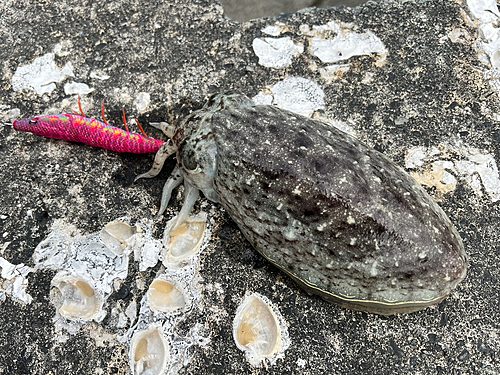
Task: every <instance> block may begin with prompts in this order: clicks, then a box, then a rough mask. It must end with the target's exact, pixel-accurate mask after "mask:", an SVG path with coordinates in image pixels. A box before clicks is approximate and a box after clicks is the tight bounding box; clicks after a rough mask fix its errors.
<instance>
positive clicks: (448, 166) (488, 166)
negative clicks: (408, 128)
mask: <svg viewBox="0 0 500 375" xmlns="http://www.w3.org/2000/svg"><path fill="white" fill-rule="evenodd" d="M447 149H450V151H452V152H453V153H456V154H459V155H461V156H462V157H463V159H462V158H461V159H459V160H454V161H450V160H445V159H441V157H444V155H445V154H446V153H447ZM440 150H441V151H440ZM425 165H430V166H431V167H432V169H431V173H433V174H434V175H436V176H438V177H439V182H441V183H443V184H445V185H448V186H450V187H452V189H449V190H447V191H452V190H453V189H454V188H455V184H456V182H457V177H458V176H460V177H461V178H462V179H464V180H465V181H466V182H467V183H468V184H469V185H470V186H471V187H472V189H473V190H474V191H475V192H476V193H477V194H478V195H482V188H484V190H485V191H486V193H487V194H488V195H489V196H490V198H491V200H492V201H493V202H497V201H499V200H500V176H499V172H498V166H497V163H496V161H495V158H494V156H493V155H492V154H483V153H481V152H480V151H479V150H477V149H475V148H468V147H450V146H446V145H441V146H440V147H439V148H436V147H432V148H427V147H422V146H420V147H413V148H411V149H409V150H408V151H407V153H406V156H405V166H406V168H408V169H417V168H419V167H422V166H425ZM412 175H413V174H412ZM419 176H420V177H422V178H423V179H422V181H425V180H426V178H424V177H425V173H418V174H417V175H416V176H414V177H416V178H417V180H419ZM427 180H428V178H427ZM447 191H445V192H447Z"/></svg>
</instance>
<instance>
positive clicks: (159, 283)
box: [147, 279, 186, 312]
mask: <svg viewBox="0 0 500 375" xmlns="http://www.w3.org/2000/svg"><path fill="white" fill-rule="evenodd" d="M147 297H148V305H149V307H150V308H151V309H152V310H154V311H157V312H173V311H176V310H180V309H182V308H183V307H184V306H186V299H185V297H184V292H183V290H182V289H180V288H179V287H178V286H177V285H176V284H175V283H173V282H171V281H167V280H162V279H156V280H154V281H153V282H152V283H151V285H150V287H149V289H148V293H147Z"/></svg>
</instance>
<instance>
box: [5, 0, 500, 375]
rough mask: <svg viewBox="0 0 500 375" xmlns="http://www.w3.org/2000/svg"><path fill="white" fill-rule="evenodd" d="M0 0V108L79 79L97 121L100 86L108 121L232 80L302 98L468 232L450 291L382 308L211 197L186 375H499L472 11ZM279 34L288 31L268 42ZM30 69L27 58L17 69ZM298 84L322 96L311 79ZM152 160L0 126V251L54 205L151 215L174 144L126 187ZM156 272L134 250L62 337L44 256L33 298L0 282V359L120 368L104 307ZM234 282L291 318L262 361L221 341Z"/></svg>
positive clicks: (490, 149) (96, 225) (83, 369)
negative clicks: (278, 347) (273, 9)
mask: <svg viewBox="0 0 500 375" xmlns="http://www.w3.org/2000/svg"><path fill="white" fill-rule="evenodd" d="M471 2H472V1H469V3H471ZM0 14H1V19H0V45H1V46H2V48H1V49H0V57H1V61H2V65H1V69H2V75H1V78H0V82H1V86H0V111H1V112H0V115H1V116H2V118H1V119H0V121H1V122H7V121H12V119H13V118H14V117H15V118H25V117H33V116H36V115H39V114H42V113H43V114H54V113H65V112H71V111H72V110H74V109H76V108H77V105H76V95H75V94H74V93H76V92H81V93H82V94H83V93H84V92H86V91H89V90H88V89H93V91H92V92H91V93H88V94H86V95H83V96H82V103H83V107H84V110H85V111H86V112H87V115H89V116H91V117H97V118H99V117H100V111H99V107H100V103H101V101H102V99H103V98H105V99H106V103H107V118H108V120H109V122H111V123H114V124H116V125H119V124H120V122H121V120H120V111H121V108H122V107H125V109H126V111H127V113H128V115H129V116H130V117H137V118H139V120H142V122H143V123H145V122H148V121H160V120H166V121H169V122H171V123H178V122H179V121H180V120H181V119H182V118H183V117H184V116H186V115H187V114H188V113H189V112H190V111H191V110H194V109H198V108H200V107H201V106H202V105H203V103H204V101H205V100H206V98H207V97H208V96H209V95H211V94H213V93H217V92H220V91H223V90H228V89H238V90H240V91H242V92H244V93H246V94H247V95H249V96H251V97H252V96H255V95H257V94H259V93H261V94H260V95H259V98H260V99H262V100H274V101H275V103H277V104H280V103H282V101H283V100H284V102H285V104H284V105H287V100H286V99H287V98H293V97H294V95H299V96H300V95H303V97H304V98H305V99H304V101H305V102H307V103H310V102H311V101H312V102H313V104H314V105H313V109H312V110H311V113H313V112H314V113H313V114H312V115H313V116H314V117H321V118H323V119H325V120H330V121H331V122H332V123H333V124H336V125H338V126H342V127H343V128H344V129H346V130H348V131H350V132H352V133H354V134H355V135H356V136H357V137H358V138H359V139H361V140H362V141H364V142H365V143H367V144H368V145H370V146H371V147H374V148H375V149H377V150H379V151H381V152H384V153H385V154H387V155H388V156H389V157H391V158H393V159H394V160H395V161H396V162H397V163H398V164H399V165H400V166H402V167H406V168H407V169H408V171H409V172H412V173H413V174H414V176H415V177H416V178H417V180H418V181H419V182H421V183H422V184H424V186H427V187H429V189H428V191H429V192H430V194H431V195H432V196H433V197H434V198H435V199H436V200H438V201H439V203H440V205H441V207H442V208H443V209H444V211H445V212H446V213H447V214H448V215H449V217H450V219H451V221H452V222H453V223H454V224H455V225H456V227H457V229H458V231H459V233H460V235H461V237H462V239H463V240H464V244H465V247H466V251H467V253H468V254H469V256H470V268H469V271H468V274H467V277H466V279H465V280H464V281H463V282H462V283H461V284H459V286H458V288H457V289H456V291H455V292H453V293H452V295H450V296H449V297H448V298H447V299H446V300H445V301H444V302H442V303H441V304H439V305H438V306H435V307H432V308H428V309H426V310H424V311H421V312H417V313H413V314H409V315H397V316H393V317H389V318H387V317H381V316H377V315H372V314H366V313H361V312H353V311H348V310H344V309H342V308H339V307H336V306H334V305H330V304H328V303H327V302H324V301H323V300H321V299H319V298H317V297H311V296H309V295H307V294H306V293H305V292H304V291H302V290H301V289H300V288H298V287H297V286H296V284H294V282H293V281H292V280H291V279H289V278H288V277H286V276H284V275H282V274H280V272H278V270H277V269H275V268H274V267H272V266H271V265H269V264H268V263H266V262H265V261H264V260H263V259H262V258H261V257H260V256H259V255H257V254H256V253H255V252H254V251H253V250H252V248H251V247H250V245H249V244H248V243H247V242H246V240H245V239H244V237H243V235H242V234H241V232H239V230H238V229H237V227H236V225H235V224H234V223H233V222H232V221H231V220H230V219H229V217H228V216H227V214H225V213H223V212H221V210H220V207H218V206H217V205H214V206H213V208H210V207H211V206H210V205H208V209H209V212H210V215H212V218H213V219H215V220H216V221H217V223H218V228H217V229H216V230H215V231H214V232H213V234H212V238H211V239H210V243H209V246H208V248H207V250H206V251H205V252H204V253H203V254H202V257H201V267H200V276H201V281H200V285H199V288H200V292H201V295H202V299H201V302H200V304H199V306H197V307H196V308H195V309H193V311H192V312H191V314H190V315H189V316H187V317H186V319H185V320H184V321H183V323H182V324H180V325H179V327H178V333H179V335H180V336H182V334H183V332H185V331H186V330H187V329H188V328H189V326H190V324H191V325H192V323H193V322H197V323H199V324H201V325H202V326H203V327H204V334H205V335H206V336H209V342H208V343H207V344H203V345H201V344H200V345H196V344H195V345H193V346H192V347H191V349H190V353H189V354H190V361H189V363H187V364H185V365H184V366H183V367H182V368H181V369H180V370H179V371H178V372H179V373H180V374H254V373H270V374H284V373H301V374H325V373H332V374H346V373H349V374H366V373H377V374H391V373H415V374H417V373H421V374H426V373H443V374H465V373H470V374H475V373H478V374H498V373H499V372H500V359H499V356H500V339H499V334H500V330H499V324H500V317H499V309H498V306H499V304H500V300H499V297H500V296H499V293H500V292H499V290H500V288H499V287H498V283H499V281H500V272H499V267H498V259H499V257H500V247H499V245H498V243H499V242H500V203H499V200H500V187H499V185H500V183H499V182H498V168H497V164H496V161H499V160H500V144H499V143H500V123H499V117H498V113H499V112H500V105H499V104H500V102H499V98H498V93H497V92H496V91H494V89H495V85H494V84H491V85H490V83H491V82H488V81H487V79H486V78H485V75H484V72H485V71H487V70H488V69H489V68H491V66H489V65H488V64H489V62H488V61H486V60H485V58H484V56H483V58H481V55H478V51H477V49H476V44H475V43H476V40H477V39H478V38H479V36H480V34H479V33H478V26H479V25H480V22H479V21H477V20H474V17H473V15H472V14H471V13H470V12H469V8H468V6H467V4H466V3H462V2H461V1H442V0H439V1H422V2H418V1H402V2H397V1H382V2H379V3H374V2H368V3H367V4H365V5H362V6H360V7H357V8H346V7H340V8H330V9H308V10H306V11H304V12H298V13H295V14H287V15H282V16H280V17H279V18H267V19H258V20H254V21H251V22H247V23H243V24H239V23H236V22H233V21H231V20H229V19H227V18H225V17H224V15H223V8H222V7H221V6H220V5H219V4H218V3H216V2H211V1H205V0H176V1H170V2H164V1H148V2H141V1H135V0H114V1H102V0H96V1H83V2H82V1H72V0H69V1H60V0H57V1H50V2H45V1H36V2H33V1H27V0H24V1H16V2H10V1H6V0H1V1H0ZM332 21H334V23H333V24H331V22H332ZM277 23H278V24H277ZM329 23H330V26H328V27H324V28H323V29H322V30H316V31H313V26H315V25H316V26H319V25H328V24H329ZM304 25H308V27H305V26H304ZM338 25H340V26H338ZM269 26H271V27H270V28H269ZM336 27H340V30H341V31H340V32H339V29H336ZM264 30H265V31H264ZM349 34H350V35H351V36H352V34H356V35H357V36H356V38H361V39H355V38H353V39H349V37H346V40H344V42H345V44H342V43H341V42H342V41H339V40H337V42H339V43H340V44H337V46H339V45H340V46H341V47H342V48H340V49H339V51H340V52H341V53H338V52H339V51H337V54H336V55H334V56H331V54H330V55H328V53H326V55H327V56H325V54H323V53H322V52H331V48H333V47H331V45H330V47H331V48H330V50H328V51H324V50H323V51H322V50H321V49H322V48H325V47H324V45H325V44H321V43H323V42H325V40H327V41H331V40H335V38H336V37H338V36H339V35H349ZM286 37H288V38H289V40H291V41H292V42H293V45H295V46H298V47H293V46H292V45H291V44H290V42H289V41H288V40H283V41H279V42H275V41H271V42H268V41H266V40H265V39H264V38H276V39H279V38H286ZM315 37H317V38H319V39H316V40H313V39H314V38H315ZM255 39H260V40H264V42H266V43H268V44H269V43H278V44H275V45H274V46H275V50H276V52H275V54H271V56H269V52H266V49H265V48H262V49H261V50H259V51H262V50H263V51H264V52H259V53H260V54H261V56H257V55H256V52H255V49H254V48H255V47H254V45H255V43H256V42H255V41H254V40H255ZM359 40H362V41H367V40H368V42H369V43H368V45H367V50H365V51H361V52H359V51H357V52H356V53H354V55H353V56H352V57H349V58H348V59H344V57H346V56H348V55H349V54H350V53H351V52H352V51H351V50H350V48H349V47H352V46H353V45H354V44H356V43H357V44H356V45H361V44H362V43H359ZM370 41H371V42H370ZM379 42H380V43H379ZM257 43H260V42H257ZM349 43H351V44H349ZM300 45H302V46H303V48H300ZM321 46H323V47H321ZM292 47H293V48H292ZM370 48H371V49H370ZM383 48H385V50H386V51H385V53H384V50H383ZM257 50H258V49H257ZM357 53H359V55H357ZM47 54H52V55H49V56H46V55H47ZM266 54H267V55H266ZM44 56H45V57H44ZM262 56H263V58H262ZM40 57H44V59H45V60H43V61H45V62H43V63H40V65H39V69H42V70H43V69H46V71H45V72H44V71H38V73H37V72H34V70H35V65H33V64H34V63H35V59H37V58H40ZM261 58H262V60H261ZM38 61H41V60H38ZM259 61H260V63H259ZM265 61H270V62H268V63H266V62H265ZM51 64H54V66H55V67H54V68H51ZM68 64H69V65H68ZM263 64H264V65H268V66H264V65H263ZM273 64H276V67H269V65H271V66H272V65H273ZM332 65H336V66H333V67H332ZM26 66H31V71H30V70H29V69H28V70H26V69H25V70H23V69H19V68H20V67H26ZM40 66H41V68H40ZM30 72H34V73H30ZM47 72H50V74H49V73H47ZM47 76H50V77H49V78H46V77H47ZM291 77H296V78H300V79H304V80H303V81H302V80H292V82H291V85H288V86H286V85H285V89H284V91H283V88H282V86H279V84H280V83H282V82H287V83H290V81H285V79H286V78H291ZM35 81H38V83H37V82H35ZM304 82H306V83H304ZM310 82H313V83H315V85H316V86H318V87H319V90H320V94H319V96H318V95H316V94H314V95H313V94H311V92H312V91H311V90H312V89H311V87H312V86H311V83H310ZM70 83H81V84H85V85H87V86H82V85H70ZM316 86H314V90H316ZM75 87H76V88H75ZM290 87H291V88H290ZM278 88H280V90H281V91H280V90H278ZM287 90H288V91H287ZM290 90H292V91H293V90H295V91H293V93H292V91H290ZM314 90H313V91H314ZM314 92H316V91H314ZM140 93H148V94H149V95H150V102H149V105H148V106H147V107H146V108H144V106H142V105H141V103H142V100H138V99H137V98H138V97H139V98H147V95H145V94H142V95H139V94H140ZM316 93H317V92H316ZM321 93H323V94H324V96H323V97H321ZM271 94H272V95H274V99H273V97H271V96H270V95H271ZM309 94H311V95H309ZM283 96H284V97H285V99H283ZM318 97H319V98H320V99H318ZM311 98H312V99H311ZM321 98H322V100H323V104H322V103H321ZM301 103H302V102H300V103H298V104H301ZM307 103H306V104H307ZM288 104H290V103H288ZM296 104H297V103H296ZM298 104H297V105H298ZM302 104H303V103H302ZM292 106H294V104H293V103H292ZM149 132H150V133H151V134H153V135H154V136H155V137H163V135H160V133H159V132H157V131H156V130H154V131H152V130H149ZM433 147H435V148H433ZM419 155H420V156H419ZM151 163H152V156H151V155H143V156H137V155H129V154H116V153H112V152H108V151H105V150H102V149H97V148H92V147H89V146H86V145H82V144H73V143H68V142H64V141H58V140H50V139H46V138H42V137H38V136H35V135H32V134H27V133H21V132H16V131H14V130H13V129H12V128H10V127H3V128H2V129H1V130H0V171H1V177H2V178H1V179H0V191H1V192H2V193H1V195H0V256H1V257H2V258H3V259H5V260H7V261H8V262H10V263H12V264H15V265H17V264H21V263H23V264H25V265H28V266H33V260H32V254H33V251H34V249H35V247H36V246H37V244H38V243H39V242H40V241H42V240H43V239H44V238H46V236H47V235H48V234H49V232H50V230H51V229H50V228H51V226H52V225H53V224H54V222H55V220H57V219H61V220H63V221H64V222H66V223H69V224H73V225H75V226H76V227H77V228H78V229H79V230H80V231H81V232H82V233H92V232H96V231H98V230H99V229H101V228H102V227H103V226H104V225H105V224H106V223H107V222H109V221H110V220H113V219H115V218H118V217H120V216H124V215H128V216H132V217H134V218H143V217H152V216H153V215H154V213H155V212H156V210H157V208H158V205H159V196H160V194H161V189H162V185H163V183H164V181H165V179H166V177H167V176H168V174H169V172H170V171H171V170H172V168H173V166H174V161H173V160H170V161H169V162H168V163H167V164H166V166H165V168H164V172H163V173H162V174H161V175H160V176H159V177H157V178H156V179H153V180H147V181H140V182H138V183H135V184H133V180H134V177H135V176H136V175H138V174H139V173H142V172H145V171H146V170H148V168H149V167H150V164H151ZM450 176H451V177H450ZM174 203H175V204H173V205H172V207H171V208H170V209H169V210H168V211H167V214H166V215H165V216H166V218H165V219H164V220H163V221H161V222H159V223H157V224H156V228H157V234H158V236H159V235H160V234H161V232H162V230H163V227H164V226H165V223H166V220H167V219H168V218H170V216H171V215H173V213H174V212H175V211H176V210H178V209H179V207H180V203H181V200H180V196H178V197H177V200H176V201H175V202H174ZM199 207H200V203H198V204H197V206H196V207H195V209H199ZM4 264H5V263H4ZM158 269H159V266H157V267H156V268H155V269H153V270H149V271H147V272H139V270H138V267H137V264H136V263H134V262H133V261H131V266H130V270H129V275H128V277H127V279H126V280H125V281H124V282H123V283H121V284H120V285H118V286H117V287H116V289H117V290H116V291H115V292H114V293H113V294H112V295H111V297H110V298H109V299H108V301H107V307H106V308H107V309H108V316H107V317H106V318H105V319H104V321H103V322H101V323H91V324H89V325H87V326H85V327H83V328H82V329H81V330H80V331H79V332H78V333H76V334H75V335H70V334H68V333H66V332H56V330H55V328H54V324H53V321H52V318H53V317H54V314H55V308H54V306H53V305H52V304H51V302H50V301H49V290H50V280H51V279H52V277H53V276H54V274H55V271H53V270H39V271H37V272H32V273H29V274H28V275H27V280H28V287H27V293H28V294H29V295H30V296H31V297H32V299H33V300H32V302H31V303H28V304H26V303H24V302H20V301H18V300H17V299H15V298H13V297H12V295H10V294H9V293H7V295H6V296H5V300H4V301H3V302H1V304H0V328H1V329H0V374H9V375H10V374H66V375H71V374H79V375H81V374H125V373H127V372H128V371H129V365H128V353H127V351H128V348H127V346H126V345H125V344H122V343H119V342H117V341H116V335H117V333H119V330H118V329H117V328H116V322H114V321H113V318H112V315H111V314H110V313H109V311H111V309H112V308H114V307H117V306H118V307H120V306H127V305H129V304H130V302H131V301H137V303H139V301H140V300H141V298H142V296H143V295H144V293H145V292H146V290H147V287H146V286H147V285H149V283H150V282H151V280H152V278H153V277H154V276H155V272H156V271H157V270H158ZM2 271H4V270H3V269H2ZM2 277H3V276H2ZM0 281H1V282H0V285H3V286H2V288H5V289H8V288H7V287H6V285H7V284H8V282H6V281H5V280H4V279H3V278H2V280H0ZM2 282H3V284H2ZM247 291H255V292H258V293H260V294H262V295H264V296H266V297H267V298H269V299H270V300H271V301H272V302H273V303H274V304H275V306H276V307H277V308H278V309H279V310H280V312H281V314H282V315H283V317H284V319H285V320H286V322H287V324H288V332H289V335H290V339H291V344H290V347H289V348H288V350H287V351H286V352H285V356H284V358H283V359H279V360H278V361H277V362H276V364H275V365H273V366H271V367H269V368H268V369H264V368H260V369H255V368H252V367H251V366H250V365H249V364H248V362H247V361H246V360H245V357H244V355H243V353H242V352H241V351H239V350H238V349H237V347H236V345H235V343H234V341H233V337H232V322H233V318H234V314H235V311H236V309H237V307H238V305H239V304H240V302H241V301H242V299H243V297H244V295H245V292H247ZM0 296H1V295H0Z"/></svg>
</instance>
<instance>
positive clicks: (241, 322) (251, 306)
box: [233, 293, 289, 366]
mask: <svg viewBox="0 0 500 375" xmlns="http://www.w3.org/2000/svg"><path fill="white" fill-rule="evenodd" d="M233 337H234V341H235V342H236V345H237V346H238V348H239V349H241V350H243V351H244V352H245V356H246V358H247V360H248V362H250V364H251V365H252V366H258V365H259V364H260V363H261V362H264V361H266V360H267V361H268V362H271V364H272V363H274V360H275V359H276V358H277V356H278V354H279V353H282V352H283V351H284V350H285V349H286V348H287V347H288V345H289V341H288V332H287V330H286V324H285V322H284V320H283V318H282V317H281V315H280V314H279V311H278V310H277V309H276V308H273V307H272V305H271V302H270V301H269V300H268V299H267V298H265V297H264V296H261V295H259V294H258V293H253V294H250V295H248V296H247V297H246V298H245V299H244V300H243V302H242V304H241V305H240V306H239V307H238V309H237V310H236V316H235V318H234V322H233Z"/></svg>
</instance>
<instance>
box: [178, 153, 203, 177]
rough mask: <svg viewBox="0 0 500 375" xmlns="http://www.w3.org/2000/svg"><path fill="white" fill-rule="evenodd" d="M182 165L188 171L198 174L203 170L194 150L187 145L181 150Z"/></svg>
mask: <svg viewBox="0 0 500 375" xmlns="http://www.w3.org/2000/svg"><path fill="white" fill-rule="evenodd" d="M181 160H182V165H183V167H184V169H185V170H186V172H188V173H192V174H196V173H200V172H201V167H200V164H199V163H198V160H197V157H196V155H195V152H194V150H193V149H192V148H191V147H185V148H183V149H182V151H181Z"/></svg>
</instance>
